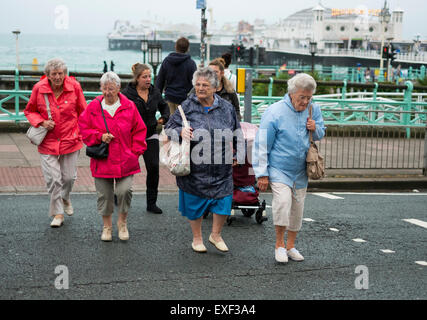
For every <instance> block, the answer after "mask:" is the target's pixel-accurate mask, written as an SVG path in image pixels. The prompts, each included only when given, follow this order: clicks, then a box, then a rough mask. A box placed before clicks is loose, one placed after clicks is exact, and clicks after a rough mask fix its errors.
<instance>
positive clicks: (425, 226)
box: [402, 219, 427, 229]
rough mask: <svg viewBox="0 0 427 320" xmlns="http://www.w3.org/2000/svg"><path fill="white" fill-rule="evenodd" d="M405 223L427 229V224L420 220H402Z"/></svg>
mask: <svg viewBox="0 0 427 320" xmlns="http://www.w3.org/2000/svg"><path fill="white" fill-rule="evenodd" d="M402 220H403V221H406V222H409V223H412V224H416V225H417V226H420V227H423V228H426V229H427V222H424V221H421V220H418V219H402Z"/></svg>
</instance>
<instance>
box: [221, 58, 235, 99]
mask: <svg viewBox="0 0 427 320" xmlns="http://www.w3.org/2000/svg"><path fill="white" fill-rule="evenodd" d="M221 57H222V58H223V59H224V62H225V64H224V76H225V78H226V79H227V80H228V81H230V82H231V84H232V86H233V89H234V91H236V90H237V77H236V75H235V74H233V72H232V71H231V70H230V64H231V53H229V52H226V53H224V54H223V55H222V56H221Z"/></svg>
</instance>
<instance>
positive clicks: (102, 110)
mask: <svg viewBox="0 0 427 320" xmlns="http://www.w3.org/2000/svg"><path fill="white" fill-rule="evenodd" d="M96 100H98V101H99V105H100V106H101V113H102V117H103V118H104V123H105V128H107V133H110V131H109V130H108V126H107V120H105V114H104V108H103V107H102V102H101V100H99V99H98V98H96Z"/></svg>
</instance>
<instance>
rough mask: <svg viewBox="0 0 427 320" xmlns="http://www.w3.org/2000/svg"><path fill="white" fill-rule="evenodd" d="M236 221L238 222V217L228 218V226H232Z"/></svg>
mask: <svg viewBox="0 0 427 320" xmlns="http://www.w3.org/2000/svg"><path fill="white" fill-rule="evenodd" d="M234 220H236V217H227V225H231V224H232V223H233V221H234Z"/></svg>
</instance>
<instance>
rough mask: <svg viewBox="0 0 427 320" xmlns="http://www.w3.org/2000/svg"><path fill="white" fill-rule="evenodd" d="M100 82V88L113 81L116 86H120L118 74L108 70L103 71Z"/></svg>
mask: <svg viewBox="0 0 427 320" xmlns="http://www.w3.org/2000/svg"><path fill="white" fill-rule="evenodd" d="M100 82H101V88H102V87H103V86H104V85H106V84H107V83H109V82H113V83H114V84H115V85H117V86H118V87H120V85H121V80H120V78H119V76H118V75H117V73H115V72H113V71H109V72H106V73H104V74H103V75H102V77H101V81H100Z"/></svg>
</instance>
